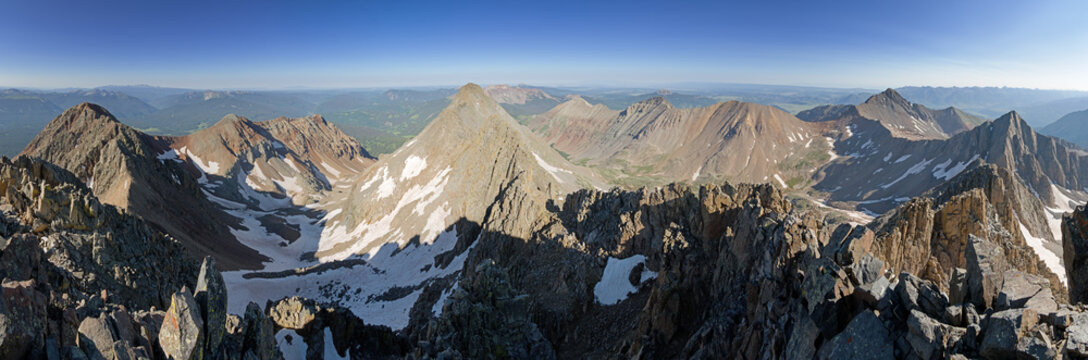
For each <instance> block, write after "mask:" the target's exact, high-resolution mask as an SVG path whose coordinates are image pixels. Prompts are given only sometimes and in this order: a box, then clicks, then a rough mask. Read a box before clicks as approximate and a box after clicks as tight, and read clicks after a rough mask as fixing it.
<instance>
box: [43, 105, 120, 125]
mask: <svg viewBox="0 0 1088 360" xmlns="http://www.w3.org/2000/svg"><path fill="white" fill-rule="evenodd" d="M54 122H60V123H59V124H64V125H63V126H83V127H87V130H90V128H93V127H97V126H102V125H107V124H117V125H120V124H121V122H120V121H117V118H116V117H114V116H113V114H111V113H110V112H109V110H106V108H104V107H102V106H100V105H98V104H92V103H89V102H84V103H80V104H79V105H76V106H73V107H71V108H69V109H68V110H65V111H64V113H62V114H61V115H60V116H57V117H56V118H54V119H53V121H52V122H51V123H50V125H53V123H54ZM77 123H78V124H79V125H76V124H77ZM59 124H58V125H59ZM47 128H48V126H47Z"/></svg>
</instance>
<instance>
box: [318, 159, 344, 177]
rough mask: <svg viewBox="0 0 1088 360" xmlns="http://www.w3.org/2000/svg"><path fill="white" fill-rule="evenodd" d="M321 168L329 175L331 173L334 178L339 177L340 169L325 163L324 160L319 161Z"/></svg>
mask: <svg viewBox="0 0 1088 360" xmlns="http://www.w3.org/2000/svg"><path fill="white" fill-rule="evenodd" d="M321 168H323V169H325V171H327V172H328V173H329V175H332V177H334V178H338V177H340V171H339V170H336V168H334V167H332V166H330V165H329V164H326V163H325V162H324V161H322V162H321Z"/></svg>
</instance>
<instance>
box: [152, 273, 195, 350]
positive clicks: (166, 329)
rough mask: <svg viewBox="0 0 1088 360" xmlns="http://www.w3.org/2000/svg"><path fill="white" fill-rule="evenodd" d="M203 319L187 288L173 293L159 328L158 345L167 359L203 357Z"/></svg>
mask: <svg viewBox="0 0 1088 360" xmlns="http://www.w3.org/2000/svg"><path fill="white" fill-rule="evenodd" d="M204 339H205V333H204V319H203V318H202V317H201V316H200V305H197V303H196V300H194V299H193V296H192V294H190V293H189V290H188V289H185V288H183V289H182V290H181V291H178V292H176V293H174V296H173V297H171V301H170V308H169V309H168V310H167V311H166V314H165V317H163V320H162V328H160V329H159V346H160V347H162V351H163V352H164V353H165V354H166V357H167V358H168V359H178V360H191V359H196V360H199V359H201V358H202V357H203V354H204V352H203V345H204Z"/></svg>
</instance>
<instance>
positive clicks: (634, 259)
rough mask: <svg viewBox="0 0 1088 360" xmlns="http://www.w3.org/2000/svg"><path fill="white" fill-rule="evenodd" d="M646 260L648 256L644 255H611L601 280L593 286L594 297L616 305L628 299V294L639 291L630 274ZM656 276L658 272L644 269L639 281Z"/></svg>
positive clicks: (600, 301)
mask: <svg viewBox="0 0 1088 360" xmlns="http://www.w3.org/2000/svg"><path fill="white" fill-rule="evenodd" d="M644 262H646V256H643V255H633V256H631V257H629V258H626V259H616V258H613V257H609V258H608V264H607V265H605V267H604V274H603V275H601V281H600V282H598V283H597V285H595V286H593V297H594V298H596V300H597V302H598V303H600V304H601V305H615V304H617V303H619V302H620V301H623V300H624V299H626V298H627V295H630V294H633V293H636V292H638V288H635V286H634V285H631V280H630V275H631V270H633V269H634V268H635V266H638V264H642V263H644ZM644 269H645V268H644ZM656 277H657V273H655V272H653V271H649V270H643V271H642V274H641V275H640V276H639V281H640V283H641V282H645V281H647V280H650V279H653V278H656Z"/></svg>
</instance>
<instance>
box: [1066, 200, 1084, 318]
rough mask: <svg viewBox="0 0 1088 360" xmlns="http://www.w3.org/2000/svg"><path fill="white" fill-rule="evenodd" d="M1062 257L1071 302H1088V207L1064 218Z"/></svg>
mask: <svg viewBox="0 0 1088 360" xmlns="http://www.w3.org/2000/svg"><path fill="white" fill-rule="evenodd" d="M1062 249H1063V251H1062V256H1063V258H1064V260H1065V271H1066V277H1067V278H1068V279H1069V301H1070V302H1072V303H1085V302H1088V207H1085V206H1078V207H1077V209H1076V210H1075V211H1073V212H1072V213H1070V214H1068V215H1066V216H1064V217H1063V218H1062Z"/></svg>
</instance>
